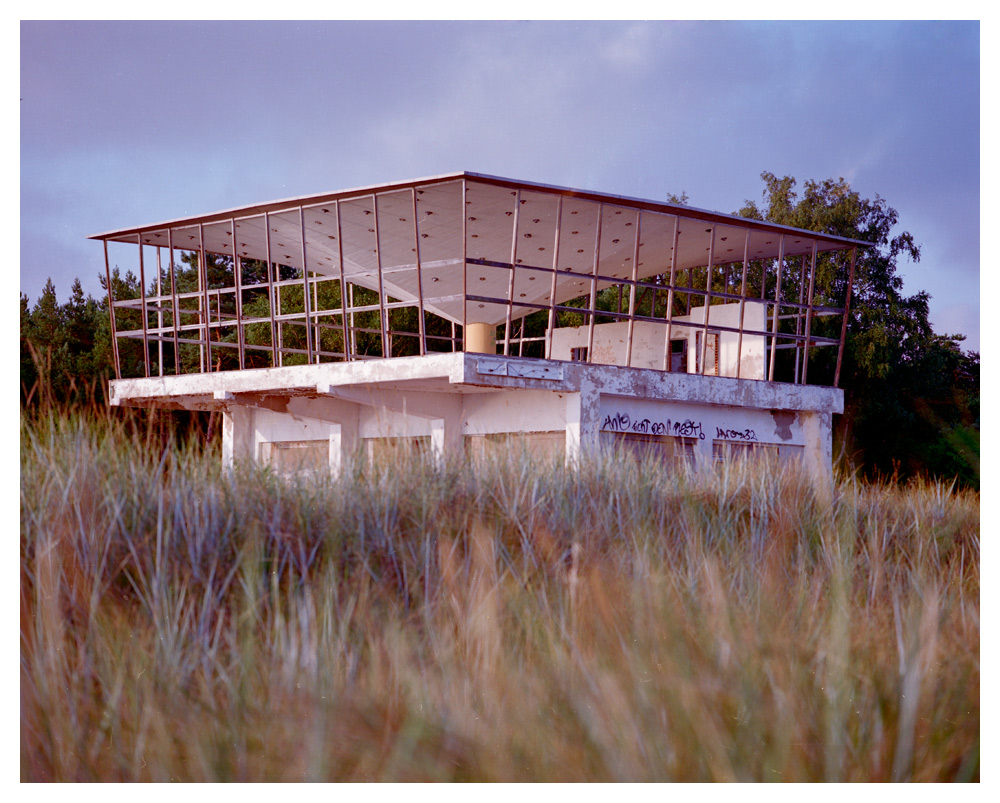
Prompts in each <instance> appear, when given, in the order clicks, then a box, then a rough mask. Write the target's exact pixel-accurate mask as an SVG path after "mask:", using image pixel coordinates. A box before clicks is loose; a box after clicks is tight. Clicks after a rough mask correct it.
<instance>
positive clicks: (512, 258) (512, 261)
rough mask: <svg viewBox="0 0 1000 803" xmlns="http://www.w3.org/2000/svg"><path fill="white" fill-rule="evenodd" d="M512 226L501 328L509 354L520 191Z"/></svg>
mask: <svg viewBox="0 0 1000 803" xmlns="http://www.w3.org/2000/svg"><path fill="white" fill-rule="evenodd" d="M513 217H514V228H513V231H512V234H511V238H510V278H509V280H508V282H507V318H506V321H505V323H504V328H503V353H504V356H508V355H509V354H510V330H511V319H512V316H513V314H514V271H516V270H517V223H518V220H520V217H521V191H520V190H517V191H516V192H515V193H514V215H513Z"/></svg>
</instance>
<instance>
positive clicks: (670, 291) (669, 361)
mask: <svg viewBox="0 0 1000 803" xmlns="http://www.w3.org/2000/svg"><path fill="white" fill-rule="evenodd" d="M680 228H681V219H680V217H678V216H677V215H674V235H673V241H672V245H671V246H670V285H669V286H668V287H667V315H666V318H667V331H666V334H665V335H664V343H663V370H664V371H670V372H672V371H673V370H674V365H673V353H672V352H671V348H672V346H671V342H670V335H671V334H673V326H674V323H673V322H674V284H675V282H676V281H677V241H678V239H679V238H680ZM650 317H653V316H652V315H650Z"/></svg>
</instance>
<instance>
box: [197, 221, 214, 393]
mask: <svg viewBox="0 0 1000 803" xmlns="http://www.w3.org/2000/svg"><path fill="white" fill-rule="evenodd" d="M198 289H199V290H200V291H201V293H200V295H199V297H198V306H199V307H201V310H200V311H201V313H202V314H201V318H202V328H203V331H204V336H205V343H204V345H203V348H202V365H201V370H202V373H211V371H212V339H211V328H210V327H211V318H212V306H211V304H210V303H209V300H208V261H207V258H206V256H205V225H204V224H203V223H199V224H198Z"/></svg>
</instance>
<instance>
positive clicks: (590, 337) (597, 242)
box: [587, 204, 604, 362]
mask: <svg viewBox="0 0 1000 803" xmlns="http://www.w3.org/2000/svg"><path fill="white" fill-rule="evenodd" d="M603 221H604V204H598V205H597V232H596V233H595V235H594V275H593V276H592V277H591V279H590V326H589V328H588V331H587V362H593V353H594V324H596V323H597V269H598V266H599V265H600V262H601V224H602V223H603Z"/></svg>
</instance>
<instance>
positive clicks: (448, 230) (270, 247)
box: [90, 172, 870, 323]
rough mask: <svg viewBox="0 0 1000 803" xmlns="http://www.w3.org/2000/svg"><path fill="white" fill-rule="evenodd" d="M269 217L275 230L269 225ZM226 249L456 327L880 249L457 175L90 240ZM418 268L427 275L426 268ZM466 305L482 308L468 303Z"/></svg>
mask: <svg viewBox="0 0 1000 803" xmlns="http://www.w3.org/2000/svg"><path fill="white" fill-rule="evenodd" d="M265 221H266V225H265ZM90 239H94V240H103V241H105V242H107V241H111V242H120V243H131V244H133V245H136V244H138V243H139V241H140V240H141V242H142V244H143V245H148V246H155V247H159V248H171V249H174V250H180V251H198V250H201V249H204V250H205V251H206V252H209V253H216V254H223V255H227V256H230V257H234V258H235V257H239V258H241V259H256V260H261V261H263V262H269V263H276V264H280V265H287V266H289V267H291V268H296V269H300V270H301V269H307V270H308V271H309V272H311V273H313V274H316V275H319V276H325V277H330V278H332V279H335V280H336V279H338V278H341V277H342V278H344V279H346V281H348V282H350V283H352V284H355V285H358V286H361V287H367V288H369V289H371V290H374V291H377V292H385V293H386V294H387V295H388V296H390V297H392V298H396V299H400V300H403V301H416V300H417V299H423V304H424V307H425V308H426V309H427V310H429V311H430V312H433V313H435V314H437V315H440V316H442V317H444V318H446V319H448V320H451V321H453V322H456V323H462V322H464V321H465V320H466V317H468V319H469V320H476V321H481V322H484V323H498V322H501V321H503V320H504V319H505V318H506V317H507V315H508V309H509V307H508V304H507V302H506V301H502V302H501V303H497V302H496V301H494V300H495V299H508V298H509V300H510V301H512V302H514V304H515V305H518V306H516V309H515V313H514V316H515V317H520V316H522V315H525V314H528V313H529V312H530V311H531V310H532V305H535V308H539V307H548V305H550V304H551V303H553V302H554V303H556V304H561V303H563V302H565V301H567V300H569V299H573V298H576V297H578V296H580V295H581V294H583V293H585V292H588V291H589V290H588V288H589V286H590V281H591V279H592V277H593V276H595V275H596V276H597V277H598V282H597V289H598V290H600V289H603V288H605V287H609V286H612V285H614V284H617V283H620V282H622V281H629V280H631V279H636V280H644V279H647V278H649V277H652V276H656V275H664V274H667V273H669V272H670V271H671V270H676V271H684V270H687V269H692V268H700V267H704V266H705V265H707V264H708V263H709V261H710V259H711V263H712V265H713V267H714V266H718V265H726V264H733V263H741V262H742V261H743V259H744V257H745V256H746V258H748V259H749V260H761V259H775V258H777V257H778V256H779V253H781V252H782V249H783V253H784V255H785V256H786V257H788V258H791V257H795V256H802V257H806V256H808V255H810V254H811V253H812V252H813V250H814V249H815V251H816V252H830V251H844V250H848V249H851V248H854V247H858V246H865V245H870V243H866V242H864V241H860V240H851V239H848V238H844V237H835V236H832V235H826V234H822V233H820V232H814V231H807V230H804V229H796V228H793V227H790V226H779V225H776V224H773V223H767V222H764V221H758V220H750V219H747V218H742V217H738V216H736V215H728V214H721V213H719V212H710V211H707V210H704V209H697V208H694V207H689V206H683V205H679V204H671V203H666V202H661V201H651V200H645V199H641V198H630V197H626V196H621V195H612V194H608V193H599V192H592V191H588V190H579V189H572V188H568V187H558V186H553V185H547V184H539V183H535V182H528V181H519V180H515V179H509V178H502V177H499V176H490V175H485V174H481V173H470V172H459V173H447V174H444V175H439V176H431V177H427V178H419V179H412V180H409V181H397V182H390V183H386V184H377V185H372V186H368V187H358V188H354V189H347V190H339V191H337V192H331V193H321V194H318V195H308V196H300V197H296V198H286V199H283V200H278V201H270V202H268V203H262V204H251V205H248V206H241V207H235V208H232V209H225V210H221V211H218V212H211V213H209V214H204V215H195V216H191V217H184V218H177V219H175V220H168V221H162V222H160V223H151V224H147V225H143V226H133V227H129V228H124V229H117V230H115V231H109V232H104V233H102V234H95V235H92V236H91V238H90ZM418 268H419V270H418ZM465 300H468V303H469V304H473V303H474V304H475V306H470V307H466V304H465V303H463V302H464V301H465Z"/></svg>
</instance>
